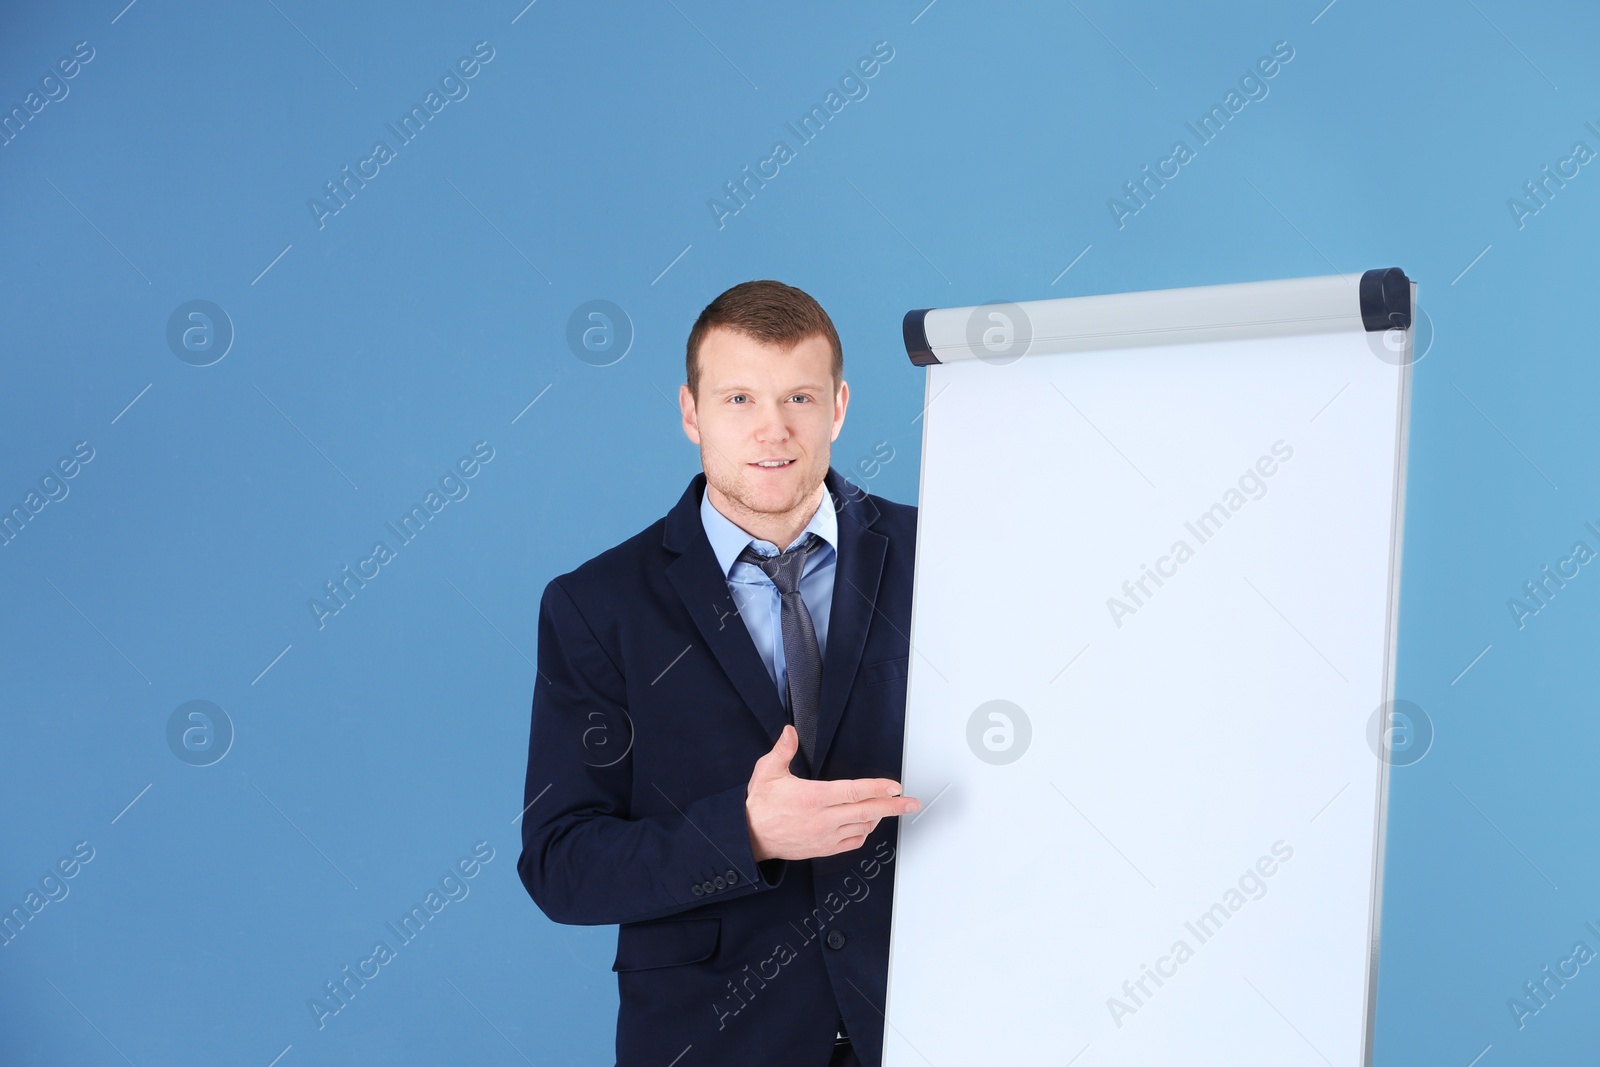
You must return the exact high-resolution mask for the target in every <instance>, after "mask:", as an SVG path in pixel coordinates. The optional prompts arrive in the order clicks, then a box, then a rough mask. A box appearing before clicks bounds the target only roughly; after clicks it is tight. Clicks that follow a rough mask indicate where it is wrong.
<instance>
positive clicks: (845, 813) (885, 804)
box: [828, 797, 922, 826]
mask: <svg viewBox="0 0 1600 1067" xmlns="http://www.w3.org/2000/svg"><path fill="white" fill-rule="evenodd" d="M921 807H922V803H921V802H920V801H919V800H917V798H916V797H874V798H873V799H871V800H859V801H856V802H855V803H853V804H837V805H835V806H833V807H832V808H830V809H828V814H829V816H830V817H832V818H834V819H837V820H838V822H839V825H841V826H845V825H849V824H850V823H858V822H873V821H875V820H878V819H886V818H889V817H891V816H897V815H908V814H911V813H913V812H916V811H918V810H920V809H921Z"/></svg>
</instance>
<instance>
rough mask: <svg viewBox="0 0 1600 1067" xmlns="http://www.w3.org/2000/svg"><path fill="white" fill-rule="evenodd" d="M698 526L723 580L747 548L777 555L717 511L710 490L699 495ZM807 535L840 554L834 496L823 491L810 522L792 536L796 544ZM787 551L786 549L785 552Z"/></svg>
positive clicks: (772, 547)
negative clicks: (699, 524)
mask: <svg viewBox="0 0 1600 1067" xmlns="http://www.w3.org/2000/svg"><path fill="white" fill-rule="evenodd" d="M700 522H701V524H702V525H704V526H705V528H706V538H707V539H708V540H709V541H710V542H711V550H712V551H713V552H715V553H716V556H717V563H718V564H719V565H720V566H721V567H722V576H723V577H724V578H726V577H727V576H728V573H729V572H730V571H732V570H733V565H734V563H735V562H737V561H738V559H739V553H741V552H743V551H744V550H745V546H746V545H751V544H754V545H755V546H756V547H757V549H758V550H760V551H762V552H764V553H766V554H773V553H776V552H778V551H780V550H779V548H778V546H777V545H775V544H773V543H772V542H771V541H763V540H761V539H760V538H759V537H752V536H751V535H750V534H748V533H746V532H745V531H744V530H743V529H741V528H740V527H739V525H738V524H737V523H735V522H734V521H733V520H732V519H730V518H728V517H727V516H726V515H724V514H723V513H722V512H720V511H718V510H717V508H716V505H714V504H712V503H711V493H710V491H709V488H708V489H707V490H704V491H702V492H701V495H700ZM807 533H814V534H816V535H817V536H818V537H820V538H821V539H822V540H823V541H825V542H827V544H828V545H830V546H831V547H832V548H833V550H834V551H835V552H837V551H838V550H839V516H838V512H837V511H835V510H834V506H833V494H832V493H830V492H828V490H827V489H826V488H824V489H823V490H822V502H821V503H820V504H818V505H817V510H816V512H815V513H814V514H813V515H812V516H811V521H810V522H809V523H807V524H806V528H805V529H804V530H801V531H800V533H799V534H797V535H796V536H795V541H796V542H799V541H800V539H801V538H803V537H805V535H806V534H807ZM788 547H789V546H785V550H787V548H788Z"/></svg>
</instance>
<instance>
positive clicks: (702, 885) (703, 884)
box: [700, 878, 717, 893]
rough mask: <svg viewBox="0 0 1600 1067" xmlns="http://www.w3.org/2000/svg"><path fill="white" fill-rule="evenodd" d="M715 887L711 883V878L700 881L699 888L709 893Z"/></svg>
mask: <svg viewBox="0 0 1600 1067" xmlns="http://www.w3.org/2000/svg"><path fill="white" fill-rule="evenodd" d="M715 888H717V887H716V886H714V885H712V884H711V880H710V879H709V878H708V879H706V880H705V881H704V882H701V883H700V889H701V891H702V892H706V893H709V892H711V891H712V890H713V889H715Z"/></svg>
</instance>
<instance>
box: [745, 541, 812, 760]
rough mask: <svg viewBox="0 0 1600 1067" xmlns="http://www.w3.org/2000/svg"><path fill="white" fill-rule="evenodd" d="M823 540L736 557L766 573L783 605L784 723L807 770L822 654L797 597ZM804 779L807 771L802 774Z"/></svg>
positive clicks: (747, 549)
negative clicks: (797, 743) (786, 718)
mask: <svg viewBox="0 0 1600 1067" xmlns="http://www.w3.org/2000/svg"><path fill="white" fill-rule="evenodd" d="M822 543H823V542H822V539H821V538H820V537H818V536H817V535H816V534H815V533H808V534H806V536H805V537H804V538H802V539H801V541H800V543H799V544H797V545H795V546H794V547H792V548H790V549H789V551H787V552H780V553H779V554H778V555H776V556H763V555H762V554H761V553H760V552H757V551H756V547H755V545H746V546H745V549H744V551H743V552H741V553H739V562H741V563H753V564H755V565H756V566H757V567H760V568H761V569H762V570H763V571H765V572H766V575H767V577H768V578H771V579H772V584H773V585H775V586H777V587H778V594H779V599H780V601H781V602H782V605H783V614H782V616H781V619H780V623H781V625H782V628H783V659H784V670H785V673H787V675H788V681H789V718H790V721H791V722H793V723H794V729H795V733H796V734H798V735H799V738H800V755H801V756H802V757H803V758H804V760H805V766H806V767H807V768H808V769H809V768H810V767H811V765H812V759H813V756H814V755H815V752H816V746H817V704H818V702H819V700H820V697H821V694H822V652H821V650H820V649H819V648H818V647H817V631H816V628H815V627H814V626H813V625H812V623H811V612H810V611H808V610H806V602H805V599H804V598H803V597H802V596H801V595H800V576H801V575H802V574H803V573H805V569H806V559H807V557H809V556H810V555H811V553H812V551H814V550H815V549H816V548H817V547H819V546H820V545H821V544H822ZM807 773H808V774H809V770H808V771H807Z"/></svg>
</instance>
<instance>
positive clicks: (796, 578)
mask: <svg viewBox="0 0 1600 1067" xmlns="http://www.w3.org/2000/svg"><path fill="white" fill-rule="evenodd" d="M817 544H818V538H817V535H816V534H815V533H808V534H806V535H805V537H803V538H801V539H800V542H799V543H798V544H796V545H795V546H794V547H792V548H790V549H789V551H787V552H779V553H778V554H777V555H775V556H763V555H762V554H761V553H760V552H757V551H756V546H755V545H753V544H750V545H746V546H745V547H744V551H743V552H741V553H739V559H738V560H737V562H739V563H753V564H755V565H756V566H757V567H760V568H761V569H762V570H763V571H765V572H766V575H767V577H768V578H771V579H772V584H773V585H775V586H777V587H778V592H780V593H793V592H795V591H796V590H797V589H799V588H800V576H801V574H803V573H804V572H805V568H806V559H807V557H809V556H810V555H811V550H812V549H813V548H815V547H816V546H817Z"/></svg>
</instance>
